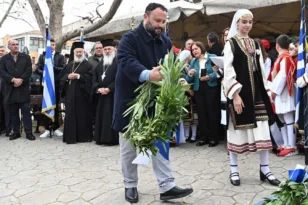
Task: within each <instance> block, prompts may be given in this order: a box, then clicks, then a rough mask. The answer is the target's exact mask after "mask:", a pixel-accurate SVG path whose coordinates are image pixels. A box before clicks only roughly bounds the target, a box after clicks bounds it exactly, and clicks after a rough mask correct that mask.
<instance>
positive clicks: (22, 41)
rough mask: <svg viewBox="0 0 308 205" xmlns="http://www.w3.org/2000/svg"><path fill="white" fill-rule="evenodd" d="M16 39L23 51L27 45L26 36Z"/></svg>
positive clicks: (20, 49)
mask: <svg viewBox="0 0 308 205" xmlns="http://www.w3.org/2000/svg"><path fill="white" fill-rule="evenodd" d="M15 40H16V41H18V46H19V51H20V52H22V51H23V50H24V47H25V38H17V39H15Z"/></svg>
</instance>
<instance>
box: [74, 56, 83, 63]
mask: <svg viewBox="0 0 308 205" xmlns="http://www.w3.org/2000/svg"><path fill="white" fill-rule="evenodd" d="M84 59H85V55H84V54H82V56H81V57H78V56H76V55H74V62H75V63H81V62H82V61H83V60H84Z"/></svg>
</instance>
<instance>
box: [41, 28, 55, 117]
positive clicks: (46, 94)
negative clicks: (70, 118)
mask: <svg viewBox="0 0 308 205" xmlns="http://www.w3.org/2000/svg"><path fill="white" fill-rule="evenodd" d="M46 32H48V33H47V45H46V54H45V65H44V73H43V79H42V85H43V86H44V90H43V101H42V113H43V114H44V115H46V116H47V117H49V118H50V119H51V120H52V121H54V116H55V110H54V109H55V108H56V95H55V78H54V73H53V64H52V51H51V46H50V33H49V31H48V28H47V29H46Z"/></svg>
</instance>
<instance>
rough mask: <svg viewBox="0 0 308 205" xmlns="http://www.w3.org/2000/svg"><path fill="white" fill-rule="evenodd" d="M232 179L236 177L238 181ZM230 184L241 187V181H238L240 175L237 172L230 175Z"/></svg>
mask: <svg viewBox="0 0 308 205" xmlns="http://www.w3.org/2000/svg"><path fill="white" fill-rule="evenodd" d="M232 177H238V178H239V179H235V180H233V179H232ZM230 182H231V184H232V185H233V186H240V185H241V180H240V175H239V173H238V172H233V173H231V174H230Z"/></svg>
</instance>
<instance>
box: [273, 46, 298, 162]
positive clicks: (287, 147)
mask: <svg viewBox="0 0 308 205" xmlns="http://www.w3.org/2000/svg"><path fill="white" fill-rule="evenodd" d="M295 71H296V65H295V63H294V61H293V59H292V57H291V56H290V54H289V53H288V52H285V53H282V54H280V55H279V57H278V58H277V59H276V61H275V64H274V66H273V69H272V72H271V74H270V77H269V81H271V82H272V83H271V84H270V89H271V91H272V92H274V93H276V94H277V96H276V98H275V100H274V103H275V110H276V113H277V115H278V117H279V120H280V121H281V122H282V123H283V124H284V126H283V127H282V128H281V134H282V138H283V142H284V147H283V148H281V149H283V150H281V151H280V152H279V153H278V156H289V155H294V154H297V152H296V146H295V143H296V136H295V133H294V111H295V96H296V95H295V94H296V93H295V86H294V81H295Z"/></svg>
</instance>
